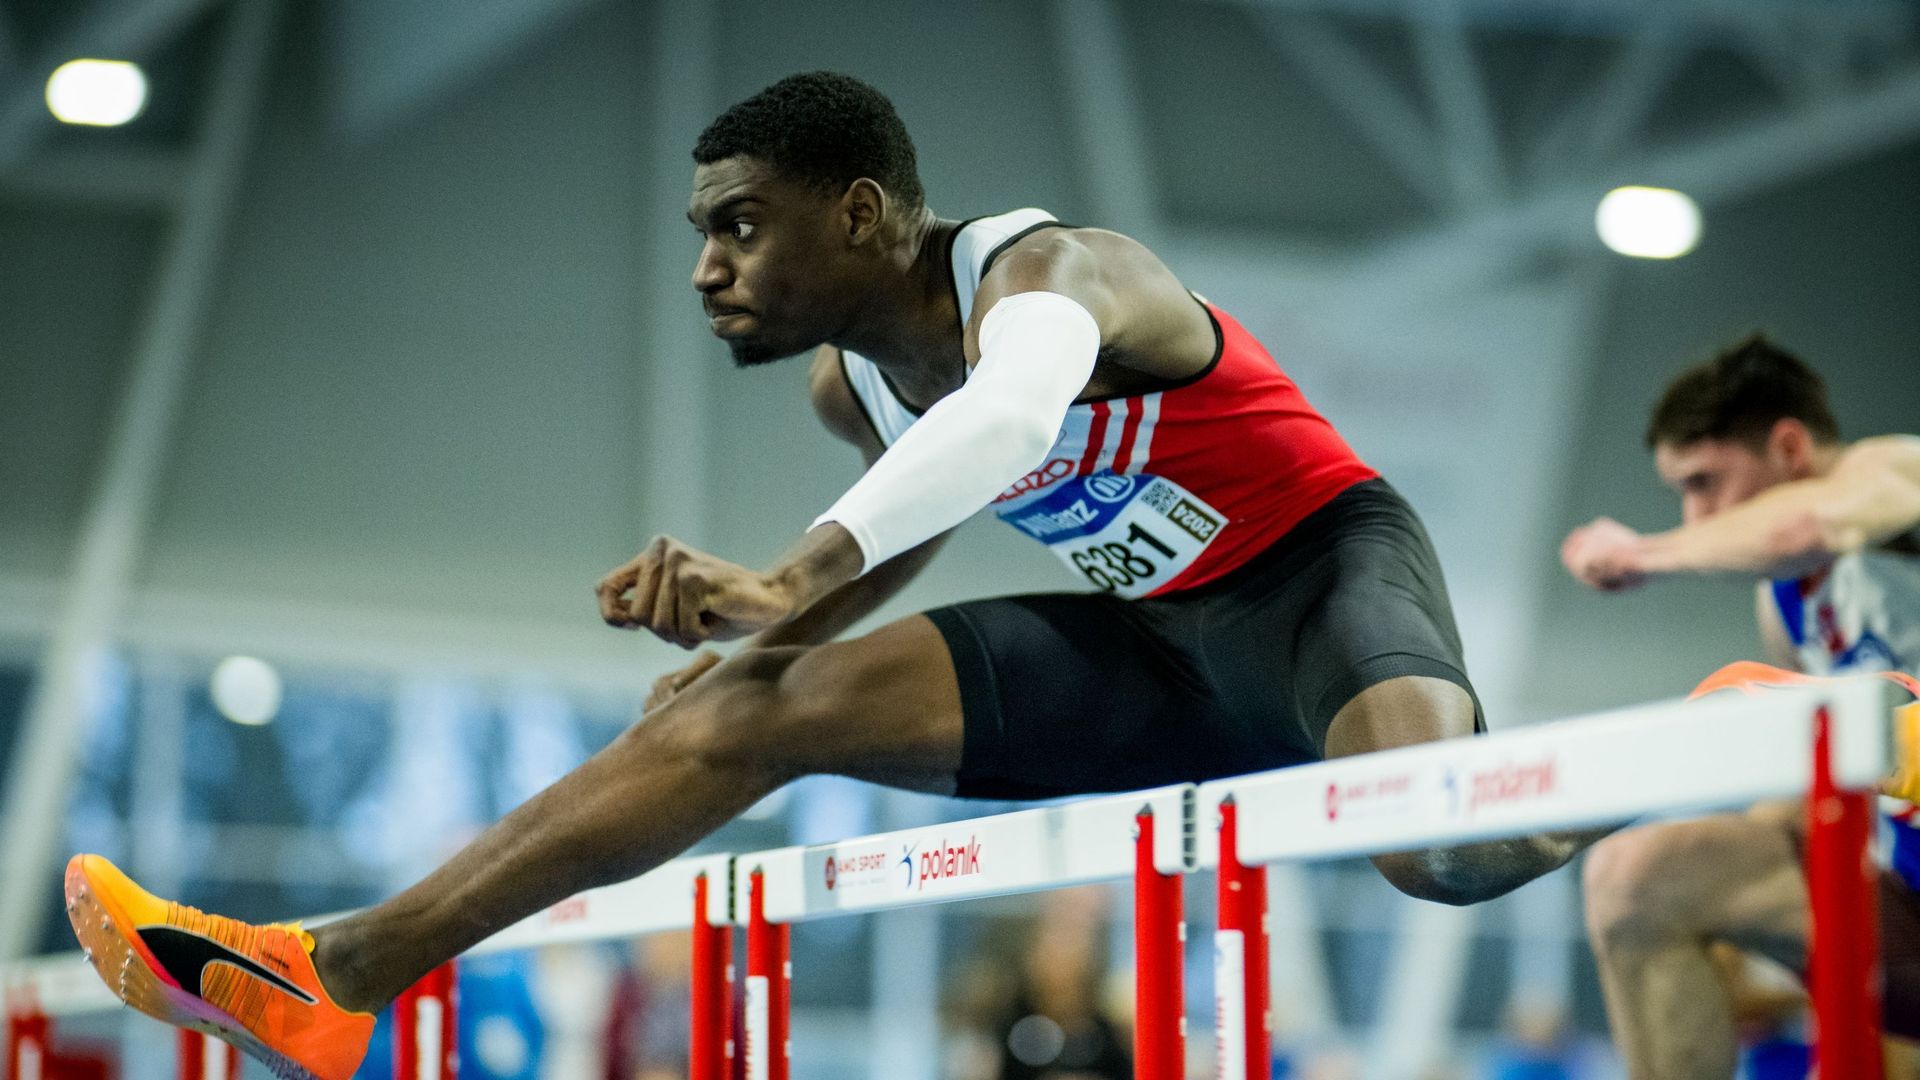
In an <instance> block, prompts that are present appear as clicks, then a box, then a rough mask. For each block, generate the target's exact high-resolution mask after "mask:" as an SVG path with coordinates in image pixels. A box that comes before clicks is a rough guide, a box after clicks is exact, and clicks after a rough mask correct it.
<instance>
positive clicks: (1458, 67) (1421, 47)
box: [1412, 0, 1507, 206]
mask: <svg viewBox="0 0 1920 1080" xmlns="http://www.w3.org/2000/svg"><path fill="white" fill-rule="evenodd" d="M1430 14H1431V15H1432V16H1433V18H1432V19H1431V20H1430V21H1427V22H1422V23H1419V24H1416V25H1415V26H1413V27H1412V33H1413V47H1414V54H1415V55H1416V56H1418V57H1419V59H1420V71H1421V74H1422V75H1424V76H1425V78H1426V84H1427V93H1428V96H1429V97H1431V98H1432V100H1433V103H1434V105H1435V107H1437V108H1438V109H1439V112H1440V130H1441V131H1442V132H1444V133H1445V138H1444V139H1443V140H1442V143H1443V148H1444V150H1445V155H1446V156H1445V162H1446V168H1447V172H1448V175H1450V176H1451V177H1452V178H1453V186H1454V191H1455V193H1456V194H1457V195H1458V196H1459V199H1460V202H1462V203H1463V204H1465V205H1467V206H1485V205H1487V204H1489V203H1492V202H1493V201H1495V200H1496V199H1498V198H1499V197H1500V196H1501V195H1502V194H1503V193H1504V191H1505V189H1506V186H1507V185H1506V176H1505V170H1504V168H1503V166H1502V165H1501V161H1500V140H1499V136H1498V134H1497V133H1496V131H1495V129H1494V121H1493V107H1492V105H1491V104H1490V103H1489V102H1488V101H1487V89H1486V86H1485V85H1484V84H1483V83H1482V81H1481V78H1480V66H1479V64H1478V62H1477V61H1476V60H1475V59H1474V56H1473V43H1472V42H1471V41H1470V40H1468V37H1467V24H1466V19H1465V18H1464V17H1463V16H1462V15H1461V13H1460V9H1459V7H1458V5H1457V4H1456V3H1455V2H1453V0H1433V2H1432V5H1431V11H1430Z"/></svg>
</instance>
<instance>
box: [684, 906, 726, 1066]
mask: <svg viewBox="0 0 1920 1080" xmlns="http://www.w3.org/2000/svg"><path fill="white" fill-rule="evenodd" d="M712 889H713V882H712V880H711V879H710V878H708V876H707V875H705V874H701V875H700V876H699V877H698V878H695V879H694V883H693V973H692V976H691V978H690V980H689V981H690V984H691V985H690V986H689V996H690V997H691V998H692V999H693V1033H692V1037H691V1041H690V1042H689V1043H688V1047H687V1080H731V1078H732V1076H733V927H732V925H731V924H729V925H726V926H715V925H713V920H712V918H711V917H710V910H711V909H709V908H708V906H707V905H708V903H709V901H710V900H711V892H712Z"/></svg>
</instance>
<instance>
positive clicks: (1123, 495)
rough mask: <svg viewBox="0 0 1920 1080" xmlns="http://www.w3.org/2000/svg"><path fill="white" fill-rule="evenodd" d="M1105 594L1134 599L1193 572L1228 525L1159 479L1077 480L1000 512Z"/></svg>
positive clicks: (1108, 475)
mask: <svg viewBox="0 0 1920 1080" xmlns="http://www.w3.org/2000/svg"><path fill="white" fill-rule="evenodd" d="M999 517H1000V520H1002V521H1005V522H1006V523H1007V524H1009V525H1012V526H1013V527H1014V528H1016V529H1019V530H1020V531H1021V532H1023V533H1026V534H1027V535H1028V536H1031V537H1033V538H1034V539H1036V540H1038V541H1040V542H1041V543H1043V544H1046V545H1047V547H1048V548H1049V549H1051V550H1052V551H1053V553H1054V554H1055V555H1058V556H1059V557H1060V560H1061V561H1062V562H1064V563H1066V564H1067V565H1068V566H1070V567H1072V568H1073V571H1074V572H1075V573H1077V574H1079V575H1080V576H1082V577H1084V578H1086V579H1087V580H1088V581H1089V582H1092V583H1093V585H1094V586H1095V587H1097V588H1100V589H1105V590H1106V591H1108V592H1111V593H1115V594H1117V595H1119V596H1124V597H1126V598H1128V599H1129V600H1131V599H1136V598H1138V597H1142V596H1145V595H1147V594H1148V593H1150V592H1152V591H1154V590H1155V589H1158V588H1159V587H1160V586H1162V585H1165V584H1166V583H1167V582H1169V581H1172V580H1173V579H1174V578H1175V577H1178V576H1179V575H1180V572H1181V571H1183V570H1185V569H1186V568H1187V567H1189V566H1192V565H1193V561H1194V560H1195V559H1197V558H1199V557H1200V553H1201V552H1203V551H1205V550H1206V549H1207V545H1209V544H1211V543H1213V541H1214V538H1215V537H1217V536H1219V535H1220V532H1221V530H1222V529H1225V528H1226V524H1227V520H1226V517H1225V516H1224V515H1222V514H1221V513H1220V512H1219V511H1218V510H1215V509H1214V508H1213V507H1211V506H1208V505H1207V504H1206V502H1205V501H1204V500H1202V499H1201V498H1200V497H1199V496H1197V495H1195V494H1193V493H1192V492H1190V491H1188V490H1187V489H1186V488H1183V487H1181V486H1180V485H1179V484H1176V483H1174V482H1173V481H1171V480H1168V479H1166V478H1165V477H1161V476H1147V475H1136V476H1126V475H1121V474H1118V473H1114V472H1111V471H1108V472H1100V473H1095V474H1093V475H1091V476H1076V477H1074V478H1073V479H1071V480H1068V481H1065V482H1063V483H1062V484H1061V485H1060V487H1059V489H1058V490H1056V491H1053V492H1049V493H1048V494H1047V496H1046V497H1045V498H1042V499H1036V500H1034V501H1033V502H1030V503H1027V504H1025V505H1024V506H1021V507H1019V508H1017V509H1008V510H1003V511H1000V512H999Z"/></svg>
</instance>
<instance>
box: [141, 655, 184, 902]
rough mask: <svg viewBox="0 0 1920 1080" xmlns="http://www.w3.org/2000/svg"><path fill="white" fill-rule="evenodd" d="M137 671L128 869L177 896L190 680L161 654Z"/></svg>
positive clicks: (180, 875)
mask: <svg viewBox="0 0 1920 1080" xmlns="http://www.w3.org/2000/svg"><path fill="white" fill-rule="evenodd" d="M135 671H137V672H138V676H139V680H140V694H139V699H138V700H139V702H140V705H139V711H138V713H137V719H136V721H135V722H134V723H133V724H132V725H130V726H131V728H132V732H133V740H132V742H133V748H134V757H133V791H132V799H131V805H130V806H129V807H128V810H129V814H130V818H131V820H130V821H129V825H130V826H131V829H130V830H129V831H130V832H131V833H132V834H133V836H132V839H133V843H132V845H131V847H132V854H133V859H132V862H131V863H130V868H131V870H132V871H133V873H134V875H135V876H136V877H138V878H139V879H140V881H141V883H142V884H144V885H145V886H146V887H147V888H149V889H152V890H153V891H154V892H156V893H158V894H159V895H161V896H178V895H179V894H180V886H181V884H182V880H183V878H184V877H185V874H184V870H185V867H184V866H183V865H182V852H181V846H182V845H181V838H182V836H183V835H184V833H185V825H186V810H185V802H186V800H185V795H186V789H187V784H186V780H187V680H186V677H185V676H184V675H183V674H182V672H181V670H180V664H179V663H178V662H177V661H174V660H172V659H166V658H161V657H157V656H154V657H145V658H142V659H141V660H140V662H139V663H138V664H137V665H136V667H135Z"/></svg>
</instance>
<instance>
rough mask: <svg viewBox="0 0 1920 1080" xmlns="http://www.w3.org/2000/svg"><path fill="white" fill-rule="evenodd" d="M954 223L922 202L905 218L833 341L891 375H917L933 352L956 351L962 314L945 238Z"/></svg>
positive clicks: (940, 354)
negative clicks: (849, 319)
mask: <svg viewBox="0 0 1920 1080" xmlns="http://www.w3.org/2000/svg"><path fill="white" fill-rule="evenodd" d="M958 227H959V225H958V223H957V222H952V221H942V220H941V219H940V218H938V217H935V216H934V214H933V211H931V210H927V209H924V208H922V209H921V210H920V212H919V214H918V215H917V216H915V217H914V218H913V219H912V220H910V221H908V222H906V223H904V224H903V225H902V226H901V228H900V230H899V232H898V234H896V236H895V237H894V239H893V240H892V242H890V243H889V244H888V245H887V248H886V252H885V254H884V255H883V256H882V258H881V260H880V263H879V265H878V266H876V268H875V270H874V276H873V280H872V281H871V282H870V283H869V285H868V287H867V288H865V289H864V290H862V296H863V299H862V301H861V304H860V307H859V309H858V310H857V311H856V312H855V313H854V317H853V319H852V320H851V321H850V322H849V323H848V325H847V329H846V330H845V331H844V332H842V333H841V334H839V335H836V336H835V338H834V340H833V344H835V345H838V346H840V347H841V348H843V349H850V350H852V351H853V352H856V353H859V354H860V355H861V356H864V357H866V358H867V359H868V360H871V361H873V362H874V363H875V364H878V365H879V366H880V368H881V369H882V370H884V371H886V372H887V374H888V375H889V376H891V377H895V378H904V379H916V380H917V373H918V372H921V371H924V370H925V369H926V368H928V366H929V365H930V364H932V363H937V362H938V361H937V358H943V357H945V356H946V354H947V353H948V352H949V351H958V349H959V347H960V339H959V337H958V336H957V334H956V333H955V331H956V330H957V328H958V326H959V318H960V315H959V311H958V310H957V308H956V307H955V305H954V299H953V267H952V266H951V265H949V264H948V261H947V243H946V241H947V238H948V237H950V236H952V235H953V231H954V229H956V228H958Z"/></svg>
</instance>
